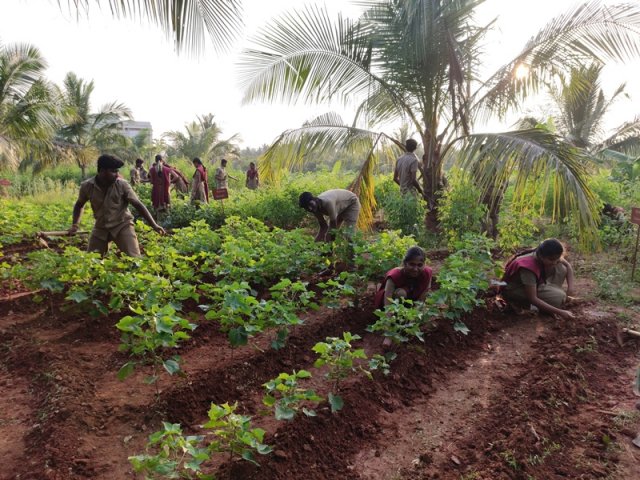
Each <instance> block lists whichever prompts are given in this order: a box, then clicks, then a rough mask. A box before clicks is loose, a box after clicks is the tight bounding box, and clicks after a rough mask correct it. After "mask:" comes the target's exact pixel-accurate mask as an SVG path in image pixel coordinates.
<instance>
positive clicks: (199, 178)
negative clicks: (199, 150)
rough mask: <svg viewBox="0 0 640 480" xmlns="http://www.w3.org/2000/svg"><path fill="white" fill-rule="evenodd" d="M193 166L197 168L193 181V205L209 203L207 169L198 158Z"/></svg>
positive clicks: (194, 160)
mask: <svg viewBox="0 0 640 480" xmlns="http://www.w3.org/2000/svg"><path fill="white" fill-rule="evenodd" d="M193 166H194V167H195V168H196V171H195V173H194V174H193V179H192V180H191V203H192V204H194V205H198V204H200V203H209V182H208V181H207V169H206V168H205V167H204V165H203V164H202V160H200V159H199V158H198V157H196V158H194V159H193Z"/></svg>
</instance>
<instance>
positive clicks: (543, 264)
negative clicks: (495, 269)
mask: <svg viewBox="0 0 640 480" xmlns="http://www.w3.org/2000/svg"><path fill="white" fill-rule="evenodd" d="M563 254H564V247H563V246H562V243H560V241H559V240H556V239H555V238H549V239H547V240H545V241H543V242H542V243H541V244H540V245H538V247H537V248H533V249H530V250H525V251H524V252H521V253H519V254H517V255H514V256H513V257H512V258H511V259H510V260H509V261H508V262H507V264H506V266H505V269H504V276H503V277H502V280H503V281H504V282H506V284H507V285H506V286H505V287H504V289H503V291H502V296H503V297H504V299H505V300H506V301H507V302H508V303H509V304H510V305H511V306H513V307H514V308H515V309H519V308H522V307H524V308H527V309H529V308H530V309H531V310H535V309H534V308H532V307H536V308H537V309H538V310H540V311H542V312H547V313H550V314H552V315H558V316H560V317H562V318H574V315H573V313H572V312H570V311H569V310H565V309H564V308H563V307H564V306H565V305H566V303H567V299H571V296H572V295H573V283H574V276H573V268H572V267H571V264H570V263H569V262H567V261H566V260H565V259H564V258H563ZM565 281H566V282H567V291H566V292H565V291H564V289H563V285H564V282H565Z"/></svg>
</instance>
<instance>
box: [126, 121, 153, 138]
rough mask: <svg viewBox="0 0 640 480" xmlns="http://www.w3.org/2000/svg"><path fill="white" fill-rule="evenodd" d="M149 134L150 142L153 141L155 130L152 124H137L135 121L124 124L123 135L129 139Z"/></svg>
mask: <svg viewBox="0 0 640 480" xmlns="http://www.w3.org/2000/svg"><path fill="white" fill-rule="evenodd" d="M144 131H146V132H147V136H148V139H149V142H151V140H152V139H153V128H152V127H151V122H137V121H135V120H125V121H124V122H122V133H123V134H124V135H125V136H127V137H129V138H134V137H137V136H138V135H139V134H140V132H144Z"/></svg>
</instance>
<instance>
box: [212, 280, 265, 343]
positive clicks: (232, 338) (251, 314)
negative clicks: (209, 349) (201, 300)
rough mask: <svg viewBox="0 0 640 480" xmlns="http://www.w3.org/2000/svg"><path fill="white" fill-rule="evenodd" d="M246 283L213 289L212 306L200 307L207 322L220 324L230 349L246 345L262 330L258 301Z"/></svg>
mask: <svg viewBox="0 0 640 480" xmlns="http://www.w3.org/2000/svg"><path fill="white" fill-rule="evenodd" d="M253 293H254V292H253V291H252V290H251V287H249V284H248V283H247V282H233V283H231V284H223V285H220V286H215V287H213V289H212V291H211V294H212V296H213V299H214V303H213V304H212V305H200V308H201V309H202V310H204V311H206V312H207V313H206V314H205V318H206V319H207V320H217V321H218V322H220V326H221V327H222V330H223V331H225V332H228V336H229V342H230V343H231V346H232V347H238V346H241V345H246V344H247V343H248V341H249V338H250V337H252V336H254V335H256V334H257V333H259V332H261V331H262V330H263V328H264V327H263V325H262V322H260V321H258V317H257V314H258V312H257V306H258V303H259V302H258V300H257V299H256V297H255V296H253Z"/></svg>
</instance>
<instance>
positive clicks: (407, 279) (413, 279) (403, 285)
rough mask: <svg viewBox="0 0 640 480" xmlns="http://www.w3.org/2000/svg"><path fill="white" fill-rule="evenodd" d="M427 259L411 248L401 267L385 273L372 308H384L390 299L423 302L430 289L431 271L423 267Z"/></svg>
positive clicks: (421, 252)
mask: <svg viewBox="0 0 640 480" xmlns="http://www.w3.org/2000/svg"><path fill="white" fill-rule="evenodd" d="M426 259H427V256H426V254H425V253H424V250H422V249H421V248H420V247H411V248H410V249H409V250H407V253H406V254H405V256H404V259H403V260H402V266H401V267H396V268H393V269H391V270H389V271H388V272H387V274H386V275H385V276H384V280H383V282H382V285H380V288H379V289H378V291H377V292H376V296H375V299H374V306H375V307H376V308H383V307H386V306H387V305H389V304H390V303H391V300H392V299H396V298H406V299H407V300H413V301H414V302H416V301H420V302H422V301H424V299H425V298H426V296H427V292H428V291H429V289H430V288H431V278H432V277H433V272H432V270H431V269H430V268H429V267H427V266H426V265H425V261H426Z"/></svg>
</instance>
